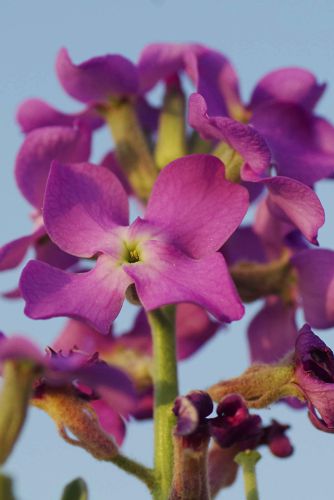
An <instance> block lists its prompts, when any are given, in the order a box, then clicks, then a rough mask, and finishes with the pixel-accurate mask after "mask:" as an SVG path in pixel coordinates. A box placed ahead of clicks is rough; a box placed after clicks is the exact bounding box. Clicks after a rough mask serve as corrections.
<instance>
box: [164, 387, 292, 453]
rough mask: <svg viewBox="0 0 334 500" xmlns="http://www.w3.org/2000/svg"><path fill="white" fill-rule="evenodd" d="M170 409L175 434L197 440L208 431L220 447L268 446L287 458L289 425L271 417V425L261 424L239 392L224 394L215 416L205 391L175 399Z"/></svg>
mask: <svg viewBox="0 0 334 500" xmlns="http://www.w3.org/2000/svg"><path fill="white" fill-rule="evenodd" d="M173 412H174V414H175V415H176V417H177V424H176V428H175V434H176V435H178V436H183V437H185V438H186V439H187V443H188V444H189V443H191V444H193V445H195V446H196V443H198V442H200V440H201V439H202V438H204V437H206V436H207V435H208V434H209V435H210V436H211V437H212V438H213V439H214V441H215V442H216V443H217V444H218V445H219V446H220V447H222V448H230V447H232V446H233V447H236V451H235V453H237V452H238V451H241V450H243V449H247V448H250V449H253V448H256V447H257V446H260V445H264V444H266V445H268V446H269V448H270V450H271V452H272V453H273V454H274V455H276V456H278V457H287V456H290V455H291V453H292V451H293V450H292V446H291V443H290V441H289V439H288V438H287V436H286V435H285V432H286V430H287V429H288V428H289V426H286V425H281V424H279V423H278V422H277V421H275V420H273V421H272V423H271V425H269V426H266V427H264V426H262V421H261V418H260V417H259V416H258V415H251V414H250V413H249V411H248V408H247V406H246V404H245V402H244V400H243V399H242V398H241V397H240V396H239V395H238V394H230V395H229V396H226V397H225V398H224V399H222V401H221V402H220V403H219V404H218V406H217V409H216V413H217V416H211V417H210V415H211V413H212V412H213V403H212V400H211V398H210V396H209V394H208V393H206V392H204V391H192V392H190V393H189V394H187V395H186V396H181V397H178V398H177V399H176V400H175V404H174V408H173Z"/></svg>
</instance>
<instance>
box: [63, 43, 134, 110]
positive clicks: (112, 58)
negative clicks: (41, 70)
mask: <svg viewBox="0 0 334 500" xmlns="http://www.w3.org/2000/svg"><path fill="white" fill-rule="evenodd" d="M56 72H57V75H58V78H59V81H60V83H61V84H62V86H63V87H64V89H65V90H66V92H67V93H68V94H69V95H71V96H72V97H74V98H75V99H78V100H79V101H82V102H87V103H89V102H93V101H97V102H105V101H107V100H108V99H109V98H110V97H112V96H127V95H133V94H136V93H137V91H138V75H137V70H136V67H135V65H134V64H133V63H132V62H131V61H129V60H128V59H126V58H125V57H123V56H120V55H115V54H108V55H105V56H100V57H93V58H92V59H88V60H87V61H85V62H83V63H81V64H78V65H75V64H73V62H72V61H71V59H70V56H69V54H68V51H67V50H66V49H65V48H62V49H60V51H59V53H58V56H57V61H56Z"/></svg>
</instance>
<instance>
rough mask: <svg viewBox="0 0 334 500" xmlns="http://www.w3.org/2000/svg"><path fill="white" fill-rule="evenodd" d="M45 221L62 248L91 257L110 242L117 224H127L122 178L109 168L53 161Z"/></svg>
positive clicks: (50, 233)
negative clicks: (119, 178)
mask: <svg viewBox="0 0 334 500" xmlns="http://www.w3.org/2000/svg"><path fill="white" fill-rule="evenodd" d="M44 222H45V227H46V229H47V231H48V233H49V235H50V237H51V239H52V240H53V241H54V242H55V243H56V244H57V245H58V246H59V247H60V248H61V249H62V250H64V251H65V252H68V253H70V254H73V255H76V256H78V257H91V256H93V255H94V254H95V253H97V252H98V251H101V250H103V248H104V246H110V243H111V242H112V238H113V236H112V233H111V230H112V229H113V228H115V227H117V226H118V225H126V224H127V222H128V199H127V196H126V193H125V191H124V189H123V187H122V185H121V183H120V182H119V180H118V179H117V178H116V176H115V175H113V174H112V173H111V172H110V171H109V170H107V169H106V168H103V167H97V166H95V165H92V164H88V163H82V164H76V165H63V164H61V163H57V162H53V164H52V166H51V170H50V175H49V179H48V184H47V188H46V192H45V200H44Z"/></svg>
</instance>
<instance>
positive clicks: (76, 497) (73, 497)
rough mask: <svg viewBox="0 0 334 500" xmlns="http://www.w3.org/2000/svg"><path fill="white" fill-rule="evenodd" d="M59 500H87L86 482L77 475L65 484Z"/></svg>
mask: <svg viewBox="0 0 334 500" xmlns="http://www.w3.org/2000/svg"><path fill="white" fill-rule="evenodd" d="M61 500H88V488H87V484H86V482H85V481H84V480H83V479H81V477H78V478H77V479H73V481H71V482H70V483H68V485H67V486H65V488H64V491H63V495H62V497H61Z"/></svg>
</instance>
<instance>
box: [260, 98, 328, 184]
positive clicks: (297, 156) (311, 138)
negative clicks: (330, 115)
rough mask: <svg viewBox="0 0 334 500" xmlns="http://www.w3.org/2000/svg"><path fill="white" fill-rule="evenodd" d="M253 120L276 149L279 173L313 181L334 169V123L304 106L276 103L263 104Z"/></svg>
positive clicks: (323, 177)
mask: <svg viewBox="0 0 334 500" xmlns="http://www.w3.org/2000/svg"><path fill="white" fill-rule="evenodd" d="M252 124H253V125H254V127H255V128H256V129H257V130H258V131H259V132H260V133H261V134H262V135H263V137H264V138H265V140H266V142H267V143H268V146H269V147H270V150H271V152H272V155H273V158H274V162H275V165H276V169H277V172H278V174H279V175H284V176H286V177H292V178H293V179H297V180H299V181H301V182H303V183H304V184H308V185H312V184H314V183H315V182H316V181H318V180H320V179H325V178H327V177H329V176H330V175H332V174H333V172H334V127H333V126H332V125H331V124H330V123H329V122H327V121H326V120H324V119H323V118H319V117H316V116H313V115H312V114H311V113H308V112H307V111H305V110H304V109H302V108H301V107H300V106H296V105H293V104H288V103H278V104H277V103H274V104H267V105H263V106H261V107H259V108H258V109H256V111H255V112H254V113H253V117H252Z"/></svg>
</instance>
